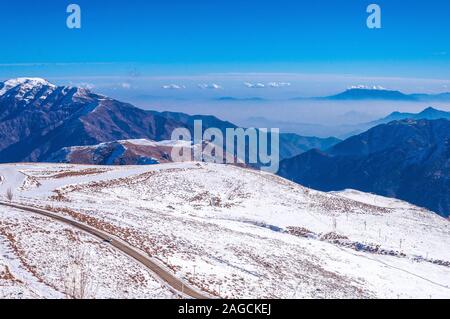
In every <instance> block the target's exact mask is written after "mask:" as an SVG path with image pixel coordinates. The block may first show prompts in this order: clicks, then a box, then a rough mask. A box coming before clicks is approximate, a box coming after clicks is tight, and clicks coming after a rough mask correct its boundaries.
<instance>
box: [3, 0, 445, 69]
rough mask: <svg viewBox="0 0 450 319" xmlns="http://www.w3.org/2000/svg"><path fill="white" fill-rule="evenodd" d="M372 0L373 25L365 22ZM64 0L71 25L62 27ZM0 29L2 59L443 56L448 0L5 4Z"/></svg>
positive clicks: (440, 60)
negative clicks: (376, 24) (78, 18)
mask: <svg viewBox="0 0 450 319" xmlns="http://www.w3.org/2000/svg"><path fill="white" fill-rule="evenodd" d="M372 2H375V3H378V4H380V6H381V7H382V9H383V16H382V18H383V29H382V30H376V31H374V30H369V29H368V28H367V27H366V26H365V20H366V18H367V14H366V13H365V9H366V7H367V5H368V4H370V3H372ZM69 3H78V4H79V5H80V6H81V8H82V23H83V27H82V29H81V30H80V31H74V30H69V29H67V28H66V26H65V19H66V16H67V14H66V13H65V9H66V6H67V5H68V4H69ZM0 27H1V29H2V30H3V31H2V38H1V41H2V49H1V50H0V63H3V64H8V63H35V62H45V63H56V62H83V63H85V62H145V63H154V64H172V63H178V64H183V63H202V64H208V63H211V64H223V63H260V64H271V63H313V62H314V63H329V62H333V63H334V62H345V63H348V62H355V63H356V62H362V65H364V63H371V62H383V61H385V62H397V61H400V62H402V63H411V64H413V63H414V62H430V63H433V64H448V63H449V61H450V2H449V1H447V0H427V1H423V0H422V1H417V0H411V1H404V0H388V1H381V0H372V1H365V0H351V1H348V0H340V1H339V0H316V1H299V0H277V1H273V0H271V1H265V0H245V1H229V0H189V1H188V0H171V1H162V0H160V1H146V0H127V1H122V0H111V1H107V0H72V1H64V0H59V1H53V0H47V1H44V0H42V1H32V0H25V1H20V2H19V1H4V2H2V5H1V8H0ZM360 66H361V63H360Z"/></svg>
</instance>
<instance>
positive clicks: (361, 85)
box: [348, 84, 387, 90]
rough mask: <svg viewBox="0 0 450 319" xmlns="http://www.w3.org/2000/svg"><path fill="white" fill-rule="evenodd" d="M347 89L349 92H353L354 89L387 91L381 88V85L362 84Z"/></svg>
mask: <svg viewBox="0 0 450 319" xmlns="http://www.w3.org/2000/svg"><path fill="white" fill-rule="evenodd" d="M348 89H349V90H354V89H359V90H387V89H386V88H385V87H382V86H381V85H364V84H358V85H352V86H350V87H349V88H348Z"/></svg>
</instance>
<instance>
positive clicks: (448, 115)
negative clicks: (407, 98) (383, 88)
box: [367, 107, 450, 126]
mask: <svg viewBox="0 0 450 319" xmlns="http://www.w3.org/2000/svg"><path fill="white" fill-rule="evenodd" d="M406 119H411V120H439V119H450V112H446V111H441V110H438V109H435V108H433V107H428V108H426V109H424V110H423V111H422V112H419V113H402V112H393V113H391V114H389V115H388V116H386V117H384V118H382V119H379V120H376V121H373V122H369V123H367V124H368V125H372V126H376V125H379V124H385V123H389V122H392V121H400V120H406Z"/></svg>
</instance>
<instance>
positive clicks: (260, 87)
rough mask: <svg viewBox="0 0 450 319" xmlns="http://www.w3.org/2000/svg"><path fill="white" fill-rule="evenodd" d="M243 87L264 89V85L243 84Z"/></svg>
mask: <svg viewBox="0 0 450 319" xmlns="http://www.w3.org/2000/svg"><path fill="white" fill-rule="evenodd" d="M244 85H245V86H246V87H248V88H250V89H263V88H265V87H266V85H265V84H264V83H250V82H245V83H244Z"/></svg>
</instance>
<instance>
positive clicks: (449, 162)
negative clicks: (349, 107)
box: [280, 119, 450, 216]
mask: <svg viewBox="0 0 450 319" xmlns="http://www.w3.org/2000/svg"><path fill="white" fill-rule="evenodd" d="M280 175H281V176H284V177H286V178H288V179H291V180H293V181H295V182H298V183H300V184H302V185H305V186H309V187H312V188H315V189H318V190H323V191H334V190H343V189H347V188H352V189H358V190H361V191H364V192H371V193H376V194H380V195H383V196H388V197H395V198H399V199H403V200H406V201H408V202H411V203H413V204H416V205H419V206H422V207H427V208H428V209H431V210H433V211H435V212H437V213H439V214H441V215H443V216H449V215H450V197H449V196H448V195H449V194H450V121H449V120H445V119H440V120H417V121H416V120H402V121H394V122H390V123H388V124H382V125H379V126H377V127H375V128H372V129H370V130H369V131H367V132H365V133H362V134H360V135H357V136H354V137H351V138H349V139H347V140H345V141H343V142H341V143H339V144H337V145H335V146H333V147H331V148H330V149H329V150H327V151H318V150H312V151H308V152H306V153H304V154H301V155H299V156H297V157H294V158H291V159H288V160H284V161H282V162H281V168H280Z"/></svg>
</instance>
